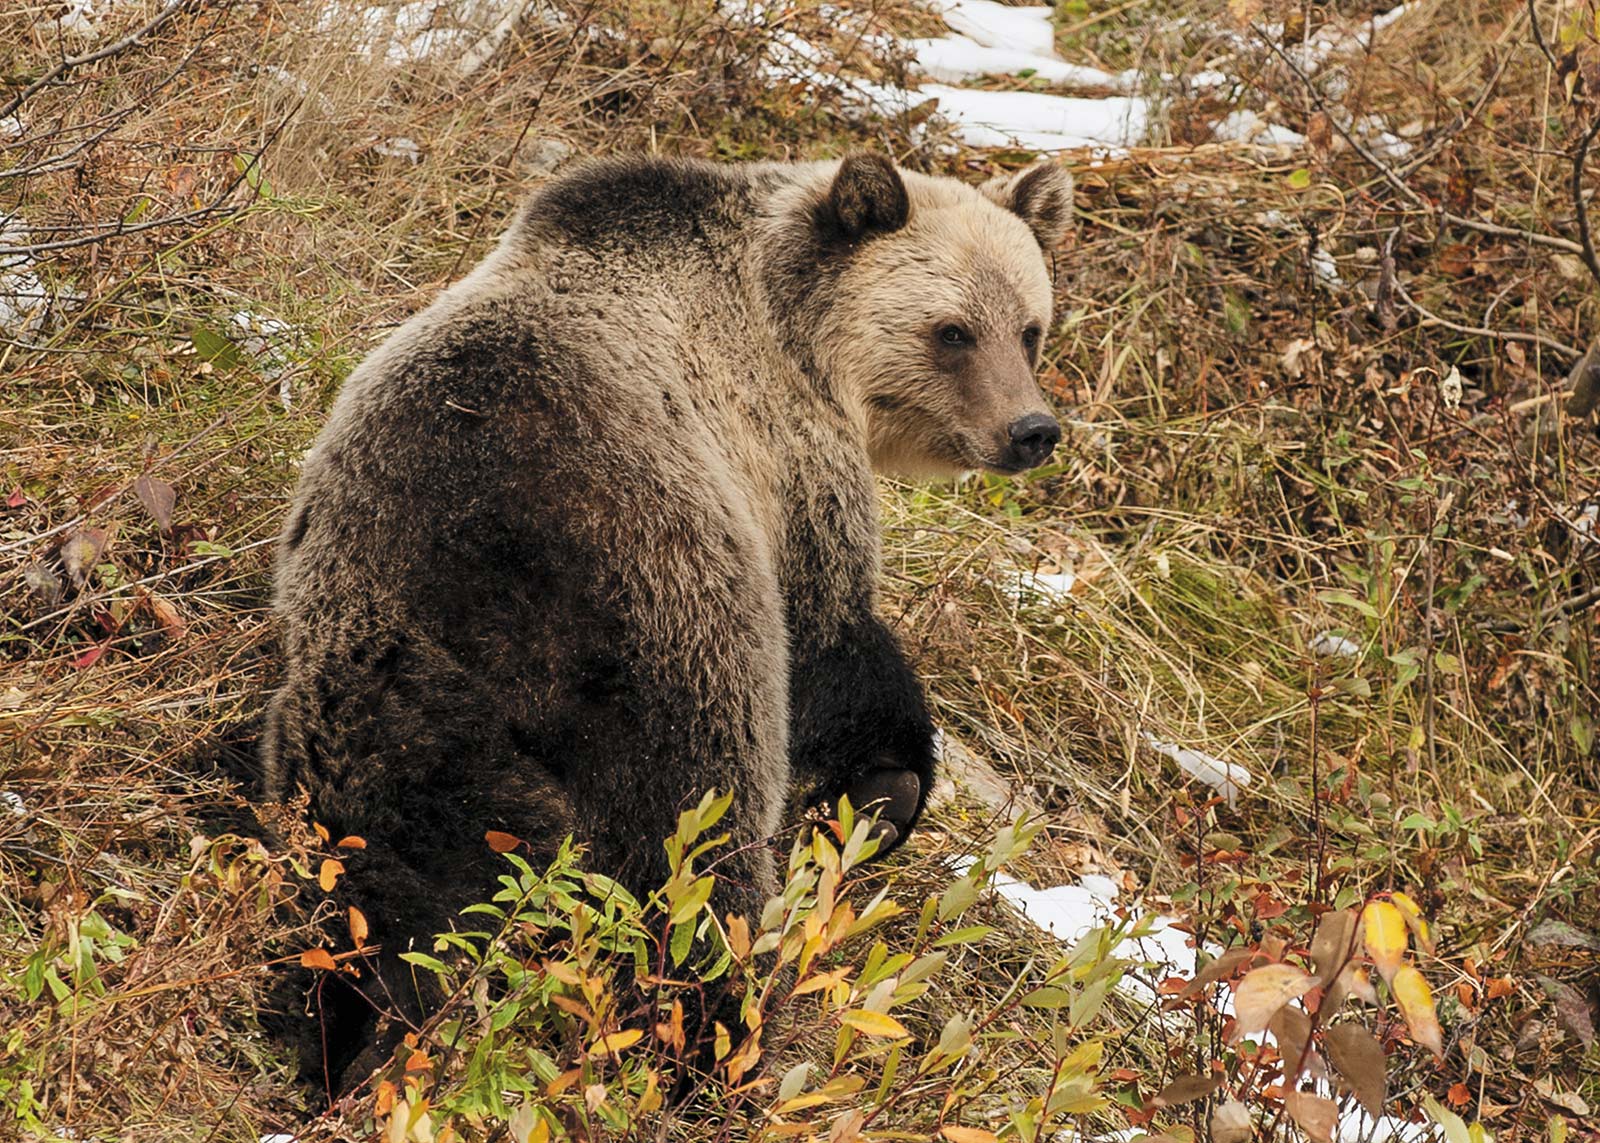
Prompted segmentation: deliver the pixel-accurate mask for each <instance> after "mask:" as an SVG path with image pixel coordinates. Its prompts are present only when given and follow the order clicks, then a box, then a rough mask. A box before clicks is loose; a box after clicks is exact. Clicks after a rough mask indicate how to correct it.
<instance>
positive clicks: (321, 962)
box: [300, 949, 339, 972]
mask: <svg viewBox="0 0 1600 1143" xmlns="http://www.w3.org/2000/svg"><path fill="white" fill-rule="evenodd" d="M300 967H301V968H322V969H326V970H327V971H329V972H332V971H334V970H335V969H336V968H338V967H339V966H338V965H337V964H335V963H334V960H333V956H332V954H330V953H329V952H328V950H327V949H307V950H306V951H305V952H303V953H301V954H300Z"/></svg>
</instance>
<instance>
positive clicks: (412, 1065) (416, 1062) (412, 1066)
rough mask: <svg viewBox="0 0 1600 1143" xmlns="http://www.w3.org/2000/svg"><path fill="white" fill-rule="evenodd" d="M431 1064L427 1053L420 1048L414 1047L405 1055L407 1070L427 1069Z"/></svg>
mask: <svg viewBox="0 0 1600 1143" xmlns="http://www.w3.org/2000/svg"><path fill="white" fill-rule="evenodd" d="M432 1066H433V1061H432V1060H430V1059H429V1058H428V1053H427V1052H424V1051H423V1050H422V1049H421V1048H418V1049H416V1050H415V1051H413V1052H412V1053H411V1054H410V1055H409V1056H407V1057H406V1071H408V1072H421V1071H427V1070H428V1069H429V1068H431V1067H432Z"/></svg>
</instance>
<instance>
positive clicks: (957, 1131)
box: [939, 1123, 999, 1143]
mask: <svg viewBox="0 0 1600 1143" xmlns="http://www.w3.org/2000/svg"><path fill="white" fill-rule="evenodd" d="M939 1134H941V1135H943V1136H944V1137H945V1138H946V1139H948V1140H950V1143H999V1137H998V1136H996V1135H995V1133H994V1132H993V1131H985V1130H983V1129H982V1128H981V1127H952V1126H950V1125H949V1124H948V1123H947V1124H945V1125H944V1126H943V1127H941V1128H939Z"/></svg>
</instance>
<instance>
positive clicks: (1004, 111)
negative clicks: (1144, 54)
mask: <svg viewBox="0 0 1600 1143" xmlns="http://www.w3.org/2000/svg"><path fill="white" fill-rule="evenodd" d="M918 94H920V95H923V96H932V97H934V98H936V99H938V101H939V113H940V114H941V115H943V116H944V117H945V118H946V119H948V120H949V121H950V122H951V124H952V125H953V127H954V128H955V133H956V134H957V135H958V136H959V137H960V138H961V140H962V141H963V142H965V143H966V144H967V145H969V146H972V147H1013V146H1017V147H1025V148H1027V149H1029V150H1032V151H1067V150H1076V149H1079V148H1085V147H1089V148H1093V147H1110V148H1123V147H1131V146H1134V145H1135V144H1137V143H1138V142H1139V141H1140V140H1141V139H1143V138H1144V133H1145V127H1146V125H1147V123H1148V120H1149V110H1150V109H1149V103H1148V102H1147V101H1146V100H1144V99H1140V98H1137V97H1134V96H1126V95H1114V96H1110V97H1108V98H1106V99H1076V98H1072V97H1070V96H1065V95H1047V94H1044V93H1043V92H1036V91H972V90H969V89H967V88H961V87H948V86H946V85H944V84H925V85H923V86H922V87H921V88H920V89H919V90H918Z"/></svg>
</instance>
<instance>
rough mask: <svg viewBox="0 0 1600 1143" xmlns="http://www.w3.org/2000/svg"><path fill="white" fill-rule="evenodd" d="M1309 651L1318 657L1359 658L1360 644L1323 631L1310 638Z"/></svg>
mask: <svg viewBox="0 0 1600 1143" xmlns="http://www.w3.org/2000/svg"><path fill="white" fill-rule="evenodd" d="M1310 650H1311V653H1312V654H1313V655H1315V656H1317V657H1318V658H1320V659H1359V658H1360V657H1361V644H1359V643H1357V642H1356V641H1355V640H1354V639H1348V638H1346V637H1345V636H1343V635H1335V634H1334V633H1333V632H1332V631H1324V632H1323V633H1322V634H1320V635H1318V636H1317V637H1316V638H1315V639H1313V640H1311V644H1310Z"/></svg>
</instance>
